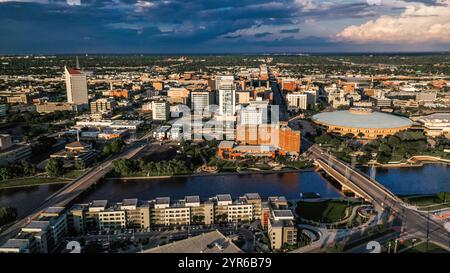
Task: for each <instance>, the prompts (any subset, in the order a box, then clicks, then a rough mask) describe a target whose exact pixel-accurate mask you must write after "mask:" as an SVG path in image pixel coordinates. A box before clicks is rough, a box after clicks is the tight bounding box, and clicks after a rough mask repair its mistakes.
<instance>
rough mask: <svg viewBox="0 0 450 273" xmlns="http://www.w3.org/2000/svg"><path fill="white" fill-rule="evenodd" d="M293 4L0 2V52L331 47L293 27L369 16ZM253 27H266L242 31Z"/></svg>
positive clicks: (356, 9)
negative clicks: (247, 31)
mask: <svg viewBox="0 0 450 273" xmlns="http://www.w3.org/2000/svg"><path fill="white" fill-rule="evenodd" d="M430 1H431V0H430ZM299 2H300V3H302V2H303V1H296V0H280V1H274V0H240V1H236V0H220V1H219V0H192V1H185V0H151V1H150V0H149V1H145V0H141V1H138V0H89V1H88V0H35V1H33V0H28V1H25V2H24V1H23V0H22V1H20V2H14V1H6V0H3V1H0V34H1V35H2V37H6V38H2V42H0V53H30V52H31V53H33V52H37V53H41V52H42V53H53V52H54V53H66V52H149V53H151V52H155V53H156V52H188V51H200V52H201V51H205V52H206V51H215V50H216V51H222V50H225V51H226V50H228V49H229V50H241V51H242V52H248V51H252V50H260V49H261V47H266V48H270V49H271V50H275V49H276V47H277V46H278V47H279V46H280V43H281V42H282V43H283V46H292V47H295V46H296V45H298V44H299V43H300V44H303V45H306V46H311V47H321V48H324V47H327V46H329V47H330V48H332V47H333V46H335V44H334V43H332V42H329V41H328V39H327V38H324V37H320V38H315V39H312V38H308V37H303V38H301V37H299V36H301V35H302V31H303V29H300V28H299V26H298V25H299V24H301V23H302V22H304V21H305V20H315V21H320V20H347V19H348V18H353V19H355V18H356V19H358V18H361V19H364V18H371V17H373V16H374V15H376V14H377V13H376V11H375V10H374V8H373V7H371V6H370V5H368V4H367V3H366V2H365V1H363V0H359V2H348V1H345V2H343V1H338V0H329V1H320V0H317V1H312V2H313V3H314V5H313V7H306V6H304V5H302V4H299ZM424 2H429V1H428V0H425V1H424ZM255 26H256V27H258V26H263V27H269V29H265V30H262V31H260V32H253V33H252V32H250V33H249V34H248V35H247V34H245V30H247V29H252V28H255ZM270 28H273V29H274V30H273V31H272V29H270ZM338 31H340V30H339V29H336V30H335V32H336V33H337V32H338ZM241 32H243V34H241ZM280 34H281V35H282V37H278V36H277V35H280ZM283 35H284V36H283ZM317 35H318V36H320V33H317ZM287 36H289V37H287ZM291 36H292V37H291ZM252 38H260V39H261V38H263V39H264V40H265V41H264V42H255V41H254V40H252ZM269 39H272V42H271V41H269ZM266 40H267V41H266ZM280 48H281V47H280ZM261 50H262V49H261Z"/></svg>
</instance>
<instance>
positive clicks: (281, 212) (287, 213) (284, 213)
mask: <svg viewBox="0 0 450 273" xmlns="http://www.w3.org/2000/svg"><path fill="white" fill-rule="evenodd" d="M272 212H273V215H274V216H275V217H277V218H287V217H289V218H293V217H294V214H292V211H291V210H289V209H277V210H273V211H272Z"/></svg>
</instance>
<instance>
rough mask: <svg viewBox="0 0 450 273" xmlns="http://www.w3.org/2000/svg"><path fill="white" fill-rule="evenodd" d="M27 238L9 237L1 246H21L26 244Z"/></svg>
mask: <svg viewBox="0 0 450 273" xmlns="http://www.w3.org/2000/svg"><path fill="white" fill-rule="evenodd" d="M28 242H29V240H28V239H9V240H8V241H7V242H6V243H5V244H3V245H2V246H0V247H1V248H22V247H23V246H26V245H27V244H28Z"/></svg>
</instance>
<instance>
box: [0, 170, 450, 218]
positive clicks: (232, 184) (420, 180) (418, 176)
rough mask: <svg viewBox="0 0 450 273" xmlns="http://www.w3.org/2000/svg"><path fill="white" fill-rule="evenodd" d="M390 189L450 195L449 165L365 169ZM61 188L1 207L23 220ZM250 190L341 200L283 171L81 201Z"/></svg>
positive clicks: (8, 196) (8, 195) (184, 181)
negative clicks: (16, 214) (446, 192)
mask: <svg viewBox="0 0 450 273" xmlns="http://www.w3.org/2000/svg"><path fill="white" fill-rule="evenodd" d="M363 171H365V172H366V173H368V174H372V175H374V177H375V179H376V180H377V181H379V182H380V183H381V184H383V185H385V186H386V187H387V188H388V189H390V190H391V191H393V192H394V193H396V194H399V195H408V194H432V193H437V192H440V191H448V192H450V167H449V166H447V165H441V164H428V165H425V166H423V167H417V168H385V169H380V168H378V169H376V170H375V172H373V171H371V170H370V169H363ZM60 187H62V185H42V186H34V187H30V188H22V189H8V190H0V206H6V205H9V206H13V207H16V208H17V209H18V212H19V216H23V215H26V213H28V212H30V211H31V210H32V209H33V208H34V207H36V206H37V205H38V204H40V203H41V202H42V201H44V199H45V198H46V197H47V196H49V195H50V194H52V193H54V192H55V191H57V190H58V189H59V188H60ZM248 192H257V193H259V194H260V195H261V197H263V198H266V197H268V196H273V195H284V196H286V198H288V199H297V198H299V194H300V193H301V192H316V193H319V194H320V195H321V197H339V196H342V194H341V193H340V192H339V191H338V190H337V189H336V188H335V187H334V186H333V185H331V184H330V183H328V182H327V181H326V180H325V179H324V178H323V177H321V176H320V175H319V174H318V173H316V172H314V171H307V172H296V173H280V174H251V175H223V176H196V177H182V178H170V179H150V180H134V181H126V182H121V181H114V182H113V181H109V182H105V183H102V184H100V185H98V186H97V187H96V188H95V190H93V191H91V192H89V193H87V194H85V196H84V197H83V199H82V200H81V201H83V202H88V201H91V200H94V199H108V200H110V201H120V200H122V199H124V198H139V199H142V200H148V199H152V198H155V197H158V196H169V197H171V198H172V199H181V198H183V197H184V196H186V195H199V196H200V197H201V198H208V197H211V196H214V195H216V194H220V193H229V194H231V195H232V196H233V197H234V198H236V197H239V196H240V195H243V194H245V193H248Z"/></svg>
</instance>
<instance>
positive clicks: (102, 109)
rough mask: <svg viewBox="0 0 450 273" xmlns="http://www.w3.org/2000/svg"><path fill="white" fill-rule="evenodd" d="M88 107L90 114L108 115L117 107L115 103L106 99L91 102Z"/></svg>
mask: <svg viewBox="0 0 450 273" xmlns="http://www.w3.org/2000/svg"><path fill="white" fill-rule="evenodd" d="M89 105H90V110H91V113H108V112H111V111H112V110H113V109H114V108H115V107H116V106H117V103H116V101H115V100H113V99H110V98H107V99H98V100H95V101H91V103H90V104H89Z"/></svg>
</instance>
